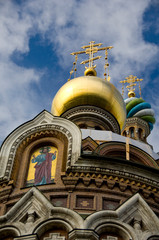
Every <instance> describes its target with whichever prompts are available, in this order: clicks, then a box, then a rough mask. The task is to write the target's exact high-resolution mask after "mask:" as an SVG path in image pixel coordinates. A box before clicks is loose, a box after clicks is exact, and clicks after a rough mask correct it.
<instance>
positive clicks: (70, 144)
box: [0, 110, 81, 181]
mask: <svg viewBox="0 0 159 240" xmlns="http://www.w3.org/2000/svg"><path fill="white" fill-rule="evenodd" d="M47 137H53V138H57V139H59V140H60V141H61V142H63V143H64V144H65V147H66V149H64V155H65V156H66V160H65V163H66V164H65V163H64V164H65V165H66V168H67V167H68V166H70V165H71V164H73V163H75V162H76V160H77V159H78V157H79V156H80V151H81V132H80V129H79V128H78V127H77V126H76V125H75V124H74V123H72V122H71V121H69V120H67V119H63V118H60V117H54V116H53V115H52V114H50V113H49V112H47V111H45V110H44V111H43V112H41V113H40V114H39V115H38V116H36V117H35V118H34V119H33V120H31V121H29V122H27V123H24V124H23V125H21V126H20V127H18V128H17V129H15V130H14V131H13V132H12V133H11V134H10V135H9V136H8V137H7V138H6V140H5V141H4V142H3V144H2V148H1V151H0V174H1V175H0V180H3V181H4V180H9V179H10V177H11V174H12V177H13V178H15V174H16V173H17V169H18V167H19V163H20V161H21V156H22V154H23V152H24V150H25V149H26V148H27V147H28V146H30V144H32V143H33V142H34V141H37V140H38V139H42V138H47ZM66 142H67V143H66ZM14 171H15V174H14V173H13V172H14Z"/></svg>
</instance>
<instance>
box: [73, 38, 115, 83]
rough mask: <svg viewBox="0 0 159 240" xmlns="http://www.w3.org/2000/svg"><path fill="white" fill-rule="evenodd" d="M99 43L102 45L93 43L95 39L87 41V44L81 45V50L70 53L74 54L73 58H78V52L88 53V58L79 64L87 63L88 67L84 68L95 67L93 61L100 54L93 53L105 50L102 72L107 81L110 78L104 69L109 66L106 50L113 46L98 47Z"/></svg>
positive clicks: (98, 57)
mask: <svg viewBox="0 0 159 240" xmlns="http://www.w3.org/2000/svg"><path fill="white" fill-rule="evenodd" d="M101 45H102V43H95V41H91V42H89V45H86V46H83V47H81V48H82V49H83V50H82V51H78V52H73V53H71V55H73V56H75V58H76V59H77V58H78V54H83V53H85V54H89V59H88V60H85V61H82V62H81V64H86V63H89V65H88V67H86V69H87V68H93V69H95V68H96V65H94V61H95V60H98V59H100V58H101V56H97V57H94V53H97V52H98V51H102V50H105V66H104V69H105V73H104V76H105V79H106V80H108V81H109V80H110V77H109V71H108V74H107V73H106V71H107V69H108V67H109V64H108V57H107V56H108V50H109V49H112V48H113V47H112V46H109V47H101V48H99V47H100V46H101ZM73 72H74V70H73V69H72V70H71V72H70V74H72V73H73ZM69 80H70V79H69Z"/></svg>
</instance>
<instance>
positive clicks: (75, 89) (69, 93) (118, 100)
mask: <svg viewBox="0 0 159 240" xmlns="http://www.w3.org/2000/svg"><path fill="white" fill-rule="evenodd" d="M81 105H89V106H96V107H100V108H102V109H104V110H106V111H108V112H109V113H111V114H112V115H113V116H114V117H115V118H116V120H117V122H118V123H119V126H120V129H122V128H123V126H124V123H125V119H126V109H125V103H124V100H123V98H122V96H121V94H120V93H119V91H118V90H117V89H116V88H115V86H114V85H113V84H111V83H110V82H108V81H105V80H104V79H101V78H99V77H95V76H82V77H78V78H74V79H73V80H70V81H68V82H67V83H65V84H64V85H63V86H62V87H61V88H60V89H59V91H58V92H57V94H56V96H55V97H54V99H53V102H52V108H51V113H52V114H53V115H54V116H61V115H62V114H63V113H64V112H65V111H67V110H69V109H71V108H74V107H77V106H81Z"/></svg>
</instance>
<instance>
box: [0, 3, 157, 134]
mask: <svg viewBox="0 0 159 240" xmlns="http://www.w3.org/2000/svg"><path fill="white" fill-rule="evenodd" d="M150 3H151V1H150V0H141V1H138V0H133V1H125V0H113V1H112V0H99V1H96V0H86V1H84V0H81V1H75V0H69V1H67V2H66V1H65V0H60V1H57V0H45V1H43V0H28V1H21V4H18V1H17V3H16V2H15V1H11V0H10V1H9V0H7V1H1V2H0V84H1V89H0V93H1V94H2V95H1V96H2V101H1V103H0V109H1V111H2V112H3V116H1V117H0V121H1V122H2V124H0V125H1V138H2V137H3V136H4V135H5V134H6V133H8V127H7V126H10V128H11V127H13V125H14V127H16V126H17V125H18V124H19V123H22V122H23V121H25V119H27V120H28V117H27V115H29V114H31V116H33V115H34V113H35V112H36V111H37V109H38V107H37V105H36V104H37V100H36V99H35V95H36V93H35V94H34V93H33V89H32V88H31V84H32V83H33V82H35V83H38V82H39V84H40V80H41V74H39V73H37V71H36V70H35V69H26V68H24V67H19V66H17V65H16V64H15V63H13V62H12V60H11V56H12V54H13V53H14V52H15V51H18V52H19V53H27V52H29V40H30V38H31V37H32V36H34V35H36V34H40V35H41V37H42V38H43V39H44V40H45V39H46V38H47V39H49V41H50V42H51V43H52V44H53V50H54V51H55V52H56V54H57V55H58V57H59V62H60V64H61V65H62V66H63V67H64V68H68V66H69V65H70V62H71V61H73V59H72V57H71V56H70V55H69V53H70V52H72V51H77V50H79V49H80V46H82V45H85V44H88V42H89V41H91V40H95V41H96V42H103V43H104V45H113V46H114V48H113V49H112V50H111V56H112V58H113V64H112V65H111V68H110V69H111V77H112V81H113V83H114V84H115V85H116V86H119V84H117V81H119V80H122V79H123V78H125V77H127V76H128V75H129V74H133V75H137V76H138V77H140V78H141V77H143V76H140V73H141V72H143V71H144V70H146V68H147V66H148V65H150V64H153V63H154V62H155V61H156V57H157V55H158V52H159V47H158V46H156V45H154V44H150V43H146V42H145V41H144V39H143V35H142V31H143V28H144V27H145V26H144V23H143V14H144V12H145V10H146V9H147V8H148V6H149V5H150ZM69 70H70V69H68V72H69ZM100 71H101V72H102V71H103V70H102V68H100ZM98 75H100V74H98ZM100 76H102V75H100ZM64 77H65V76H64ZM65 78H66V77H65ZM147 82H148V79H146V83H145V85H146V84H147ZM29 93H30V96H29V98H28V94H29ZM13 99H14V100H13ZM35 109H36V111H35ZM17 111H18V119H17V115H16V112H17ZM158 115H159V110H158V109H157V116H158ZM12 122H14V124H12ZM4 129H6V130H4ZM9 130H10V129H9ZM156 137H159V134H158V133H157V136H156Z"/></svg>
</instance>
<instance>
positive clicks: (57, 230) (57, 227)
mask: <svg viewBox="0 0 159 240" xmlns="http://www.w3.org/2000/svg"><path fill="white" fill-rule="evenodd" d="M71 229H72V228H71V226H70V225H69V224H68V223H66V222H65V221H64V220H59V219H58V220H57V219H55V220H49V221H46V222H43V223H42V224H40V225H39V226H38V227H37V228H36V229H35V231H34V233H36V234H37V236H38V237H39V239H40V240H45V239H52V238H49V237H50V236H51V235H53V236H54V235H57V239H58V238H59V239H60V240H61V239H64V240H67V239H68V233H69V231H70V230H71ZM53 239H56V238H55V237H54V238H53Z"/></svg>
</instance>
